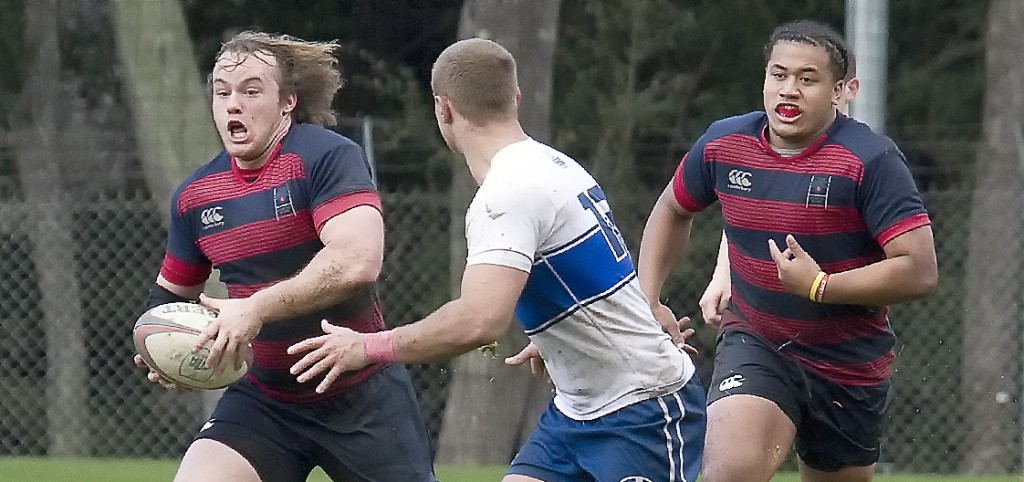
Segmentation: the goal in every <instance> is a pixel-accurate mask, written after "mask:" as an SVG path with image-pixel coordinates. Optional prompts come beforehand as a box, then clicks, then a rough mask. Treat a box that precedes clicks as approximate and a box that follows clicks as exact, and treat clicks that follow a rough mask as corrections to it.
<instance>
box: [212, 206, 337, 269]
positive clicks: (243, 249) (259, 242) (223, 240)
mask: <svg viewBox="0 0 1024 482" xmlns="http://www.w3.org/2000/svg"><path fill="white" fill-rule="evenodd" d="M315 239H317V235H316V231H314V230H313V222H312V220H311V219H310V217H309V214H308V212H307V211H306V210H302V211H299V212H297V213H295V214H294V215H289V216H285V217H282V218H281V219H279V220H278V219H267V220H263V221H256V222H252V223H249V224H244V225H242V226H239V227H237V228H234V229H229V230H227V231H222V232H219V233H217V234H211V235H209V236H204V237H202V238H199V241H198V243H197V244H198V245H199V249H201V250H202V251H203V253H204V254H206V256H207V257H208V258H210V260H211V261H213V263H214V264H223V263H230V262H232V261H235V260H238V259H241V258H247V257H250V256H255V255H258V254H265V253H272V252H274V251H280V250H283V249H287V248H290V247H293V246H298V245H301V244H304V243H308V242H310V241H313V240H315Z"/></svg>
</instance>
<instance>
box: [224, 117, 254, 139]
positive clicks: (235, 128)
mask: <svg viewBox="0 0 1024 482" xmlns="http://www.w3.org/2000/svg"><path fill="white" fill-rule="evenodd" d="M248 136H249V129H248V128H246V127H245V124H243V123H241V122H240V121H236V120H233V121H228V137H230V138H231V140H232V141H235V142H243V141H245V140H246V138H247V137H248Z"/></svg>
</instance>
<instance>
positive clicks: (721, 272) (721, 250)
mask: <svg viewBox="0 0 1024 482" xmlns="http://www.w3.org/2000/svg"><path fill="white" fill-rule="evenodd" d="M722 277H725V278H728V277H729V239H728V238H726V237H725V231H722V242H721V243H719V245H718V258H717V259H716V260H715V273H714V275H713V278H715V279H718V278H722Z"/></svg>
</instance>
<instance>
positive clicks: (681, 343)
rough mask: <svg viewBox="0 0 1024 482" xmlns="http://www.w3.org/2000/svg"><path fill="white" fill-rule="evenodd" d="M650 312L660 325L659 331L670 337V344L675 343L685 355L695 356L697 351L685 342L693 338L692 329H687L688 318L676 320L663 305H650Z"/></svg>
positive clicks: (670, 311)
mask: <svg viewBox="0 0 1024 482" xmlns="http://www.w3.org/2000/svg"><path fill="white" fill-rule="evenodd" d="M651 311H652V312H654V318H655V319H656V320H658V323H659V324H661V329H662V330H665V333H668V335H669V336H671V337H672V343H675V344H676V346H677V347H679V349H680V350H683V351H685V352H686V353H689V354H691V355H696V354H697V349H696V348H694V347H693V346H691V345H689V344H687V343H686V340H687V339H689V338H690V337H691V336H693V333H694V331H693V328H688V327H687V325H689V324H690V317H689V316H684V317H682V318H679V319H676V315H675V314H673V313H672V310H671V309H669V307H667V306H665V304H664V303H658V304H657V305H651Z"/></svg>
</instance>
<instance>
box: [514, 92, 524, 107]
mask: <svg viewBox="0 0 1024 482" xmlns="http://www.w3.org/2000/svg"><path fill="white" fill-rule="evenodd" d="M522 103H523V93H522V91H520V90H516V107H519V106H520V105H522Z"/></svg>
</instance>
